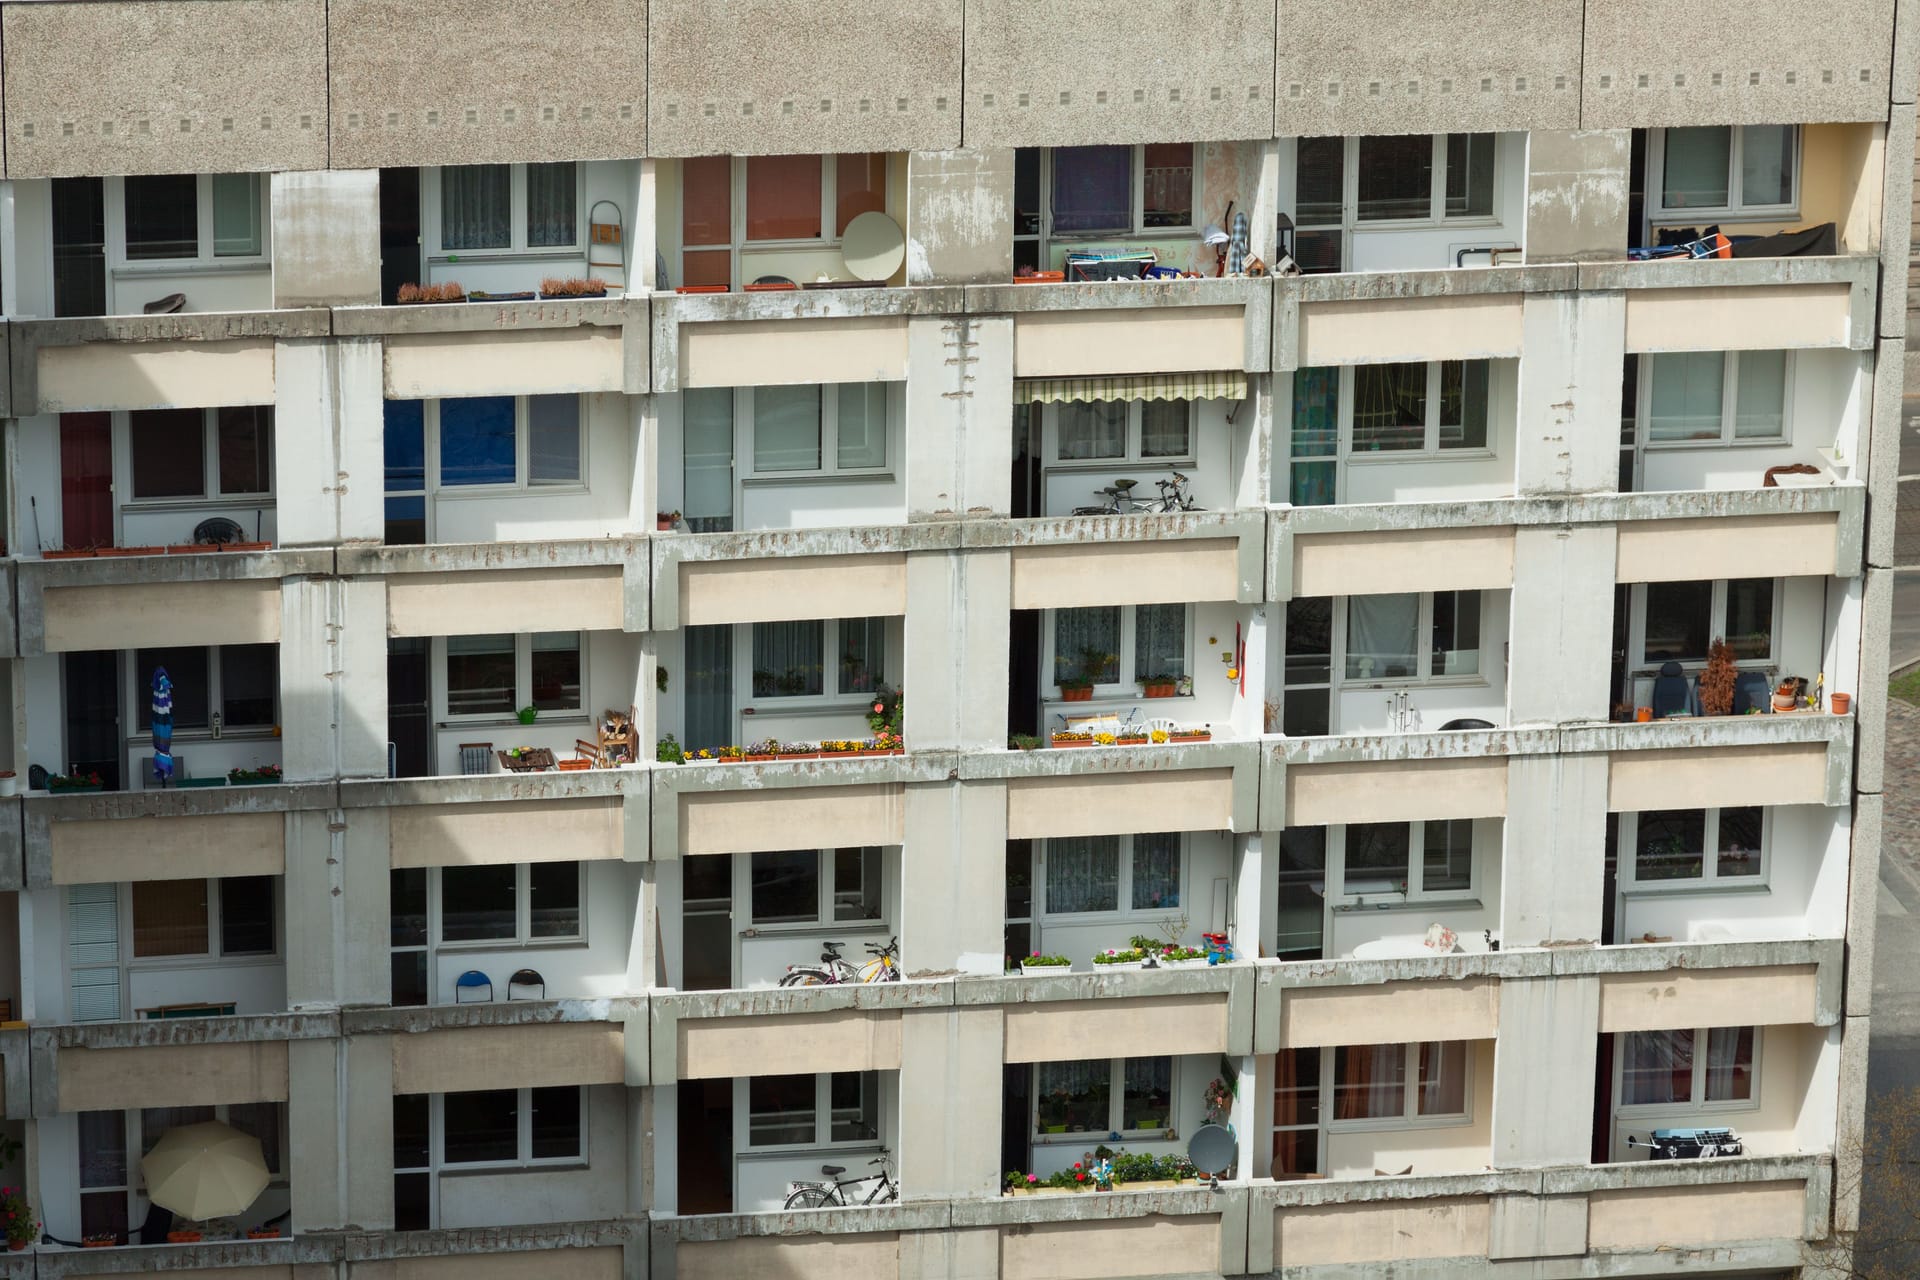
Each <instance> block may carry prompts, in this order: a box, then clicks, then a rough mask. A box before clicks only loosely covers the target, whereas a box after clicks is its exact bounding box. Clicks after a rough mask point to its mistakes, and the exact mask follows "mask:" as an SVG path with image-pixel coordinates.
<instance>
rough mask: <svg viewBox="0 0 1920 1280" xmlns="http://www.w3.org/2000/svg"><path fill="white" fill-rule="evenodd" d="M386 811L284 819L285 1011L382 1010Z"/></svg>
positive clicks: (387, 902) (388, 893)
mask: <svg viewBox="0 0 1920 1280" xmlns="http://www.w3.org/2000/svg"><path fill="white" fill-rule="evenodd" d="M387 816H388V815H387V810H385V809H381V808H373V809H335V810H332V811H328V810H324V809H319V810H308V811H305V812H297V813H289V814H288V815H287V875H286V933H287V1007H288V1008H289V1009H293V1010H302V1009H332V1008H339V1007H342V1006H351V1005H385V1004H389V1003H391V1002H392V999H393V986H392V984H393V971H392V968H391V966H390V965H389V963H388V960H387V954H388V953H387V948H388V946H389V944H390V942H391V939H390V938H389V936H388V934H389V932H390V930H391V928H392V922H391V916H392V880H391V878H390V876H391V872H392V869H393V854H392V848H393V844H392V838H391V832H390V828H389V826H388V822H387Z"/></svg>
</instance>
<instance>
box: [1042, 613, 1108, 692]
mask: <svg viewBox="0 0 1920 1280" xmlns="http://www.w3.org/2000/svg"><path fill="white" fill-rule="evenodd" d="M1089 651H1091V652H1093V653H1097V654H1102V655H1107V656H1108V657H1110V659H1111V660H1110V661H1108V662H1106V663H1105V664H1104V665H1102V666H1101V667H1100V669H1099V670H1097V671H1093V672H1090V673H1088V674H1091V675H1092V676H1093V678H1094V682H1095V683H1096V684H1113V683H1114V682H1116V681H1118V680H1119V679H1120V659H1119V657H1118V654H1119V652H1120V607H1119V606H1118V605H1108V606H1105V607H1102V608H1097V609H1056V610H1055V611H1054V614H1053V681H1054V683H1055V684H1058V683H1060V681H1062V680H1071V679H1073V678H1074V677H1075V676H1078V675H1080V674H1082V672H1081V667H1082V665H1083V659H1084V658H1085V656H1086V654H1087V653H1088V652H1089Z"/></svg>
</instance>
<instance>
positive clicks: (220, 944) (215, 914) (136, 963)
mask: <svg viewBox="0 0 1920 1280" xmlns="http://www.w3.org/2000/svg"><path fill="white" fill-rule="evenodd" d="M184 878H185V879H189V880H204V881H205V883H206V885H207V946H208V950H206V951H201V952H196V953H192V954H179V955H170V956H142V955H138V954H136V953H135V951H134V943H135V938H134V933H133V895H134V891H135V890H134V883H133V882H129V883H128V885H127V891H126V892H125V893H123V894H121V895H119V897H120V930H121V933H120V936H121V937H122V938H124V939H126V946H125V959H124V961H123V963H124V964H125V965H126V967H127V968H128V969H129V970H134V969H140V970H158V969H205V968H207V967H208V966H209V965H213V964H217V965H219V966H220V968H222V969H228V968H235V967H239V966H243V965H279V964H284V963H285V962H286V957H285V955H284V948H285V945H286V882H285V880H284V879H283V878H282V877H280V876H269V877H268V879H270V880H272V881H273V884H274V893H273V897H272V912H273V950H271V951H240V952H234V953H233V954H231V955H229V954H228V953H227V951H226V948H225V945H224V941H225V939H224V935H223V934H222V932H221V928H220V890H221V885H222V882H223V881H224V880H226V879H227V878H228V877H225V876H205V877H202V876H187V877H184ZM125 994H126V995H127V996H128V997H129V998H130V997H131V994H132V993H131V992H130V991H129V992H127V993H125ZM208 1003H212V1002H211V1001H209V1002H208ZM223 1003H224V1002H223ZM131 1012H133V1013H135V1014H137V1013H138V1010H132V1011H131Z"/></svg>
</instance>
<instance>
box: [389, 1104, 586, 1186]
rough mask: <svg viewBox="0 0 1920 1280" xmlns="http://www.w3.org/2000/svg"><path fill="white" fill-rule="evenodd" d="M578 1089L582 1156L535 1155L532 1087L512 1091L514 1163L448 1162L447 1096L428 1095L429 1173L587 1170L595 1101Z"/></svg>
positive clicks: (500, 1161) (414, 1170) (580, 1154)
mask: <svg viewBox="0 0 1920 1280" xmlns="http://www.w3.org/2000/svg"><path fill="white" fill-rule="evenodd" d="M575 1087H576V1088H578V1089H579V1090H580V1151H579V1154H577V1155H571V1156H535V1155H534V1154H533V1090H532V1089H531V1088H521V1089H515V1090H513V1092H514V1093H515V1094H516V1095H517V1097H516V1098H515V1099H514V1104H513V1109H514V1122H515V1125H516V1127H517V1129H518V1132H517V1134H516V1135H515V1146H516V1148H517V1149H518V1152H519V1154H518V1155H516V1156H515V1158H513V1159H512V1160H473V1161H466V1160H459V1161H449V1160H448V1159H447V1124H446V1102H447V1095H446V1094H444V1093H434V1094H429V1095H428V1097H427V1105H428V1108H429V1111H428V1117H427V1123H428V1125H429V1126H430V1128H429V1129H428V1133H427V1139H428V1140H427V1154H428V1156H429V1157H430V1158H431V1159H432V1161H433V1165H432V1167H431V1169H430V1170H429V1172H431V1173H433V1174H435V1175H438V1174H440V1173H443V1172H445V1173H468V1172H475V1171H481V1170H492V1171H495V1172H510V1171H513V1170H519V1169H529V1170H531V1169H584V1168H588V1167H589V1166H590V1165H591V1164H592V1161H591V1160H590V1159H589V1150H590V1147H589V1138H588V1135H589V1134H590V1133H591V1131H592V1128H593V1125H592V1112H591V1110H590V1109H589V1108H590V1103H591V1101H592V1097H591V1095H590V1094H589V1093H588V1090H587V1086H585V1085H577V1086H575ZM461 1092H463V1093H464V1092H472V1093H504V1092H506V1090H504V1089H473V1090H461ZM395 1172H396V1173H398V1172H407V1173H418V1172H419V1170H418V1169H407V1170H404V1171H402V1170H397V1169H396V1170H395ZM438 1199H439V1197H438V1196H435V1201H436V1203H435V1209H436V1210H437V1209H438V1207H439V1206H438V1203H437V1202H438Z"/></svg>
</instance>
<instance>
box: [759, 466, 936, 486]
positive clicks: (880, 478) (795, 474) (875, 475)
mask: <svg viewBox="0 0 1920 1280" xmlns="http://www.w3.org/2000/svg"><path fill="white" fill-rule="evenodd" d="M898 478H899V477H898V476H897V475H896V474H895V473H894V472H893V471H891V470H888V471H825V470H822V471H768V472H765V473H763V474H758V475H750V476H742V477H741V479H740V484H741V486H742V487H744V488H748V489H764V488H767V487H769V486H771V485H781V484H893V483H894V482H895V481H896V480H897V479H898Z"/></svg>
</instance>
